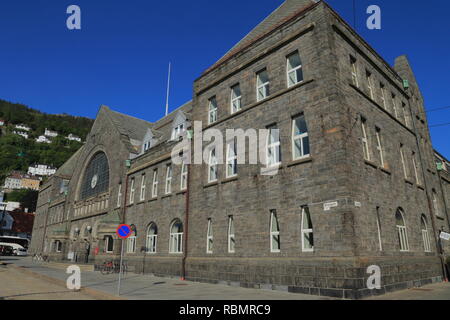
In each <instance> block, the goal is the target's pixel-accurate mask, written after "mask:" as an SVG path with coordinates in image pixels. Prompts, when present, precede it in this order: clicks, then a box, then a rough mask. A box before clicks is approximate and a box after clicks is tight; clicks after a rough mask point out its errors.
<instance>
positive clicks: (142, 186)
mask: <svg viewBox="0 0 450 320" xmlns="http://www.w3.org/2000/svg"><path fill="white" fill-rule="evenodd" d="M139 200H140V201H144V200H145V173H144V174H143V175H142V177H141V194H140V197H139Z"/></svg>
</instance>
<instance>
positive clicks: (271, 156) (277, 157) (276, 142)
mask: <svg viewBox="0 0 450 320" xmlns="http://www.w3.org/2000/svg"><path fill="white" fill-rule="evenodd" d="M267 129H268V130H269V135H268V137H267V162H266V163H267V166H268V167H271V166H277V165H279V164H280V163H281V142H280V130H279V129H278V128H277V126H276V125H272V126H269V127H267Z"/></svg>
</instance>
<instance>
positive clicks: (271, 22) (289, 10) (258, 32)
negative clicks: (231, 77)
mask: <svg viewBox="0 0 450 320" xmlns="http://www.w3.org/2000/svg"><path fill="white" fill-rule="evenodd" d="M317 2H319V0H285V1H284V2H283V4H281V5H280V6H279V7H278V8H277V9H275V11H273V12H272V13H271V14H270V15H269V16H268V17H267V18H266V19H264V20H263V21H262V22H261V23H259V24H258V25H257V26H256V27H255V28H254V29H253V30H252V31H250V32H249V33H248V34H247V35H246V36H245V37H244V38H243V39H242V40H240V41H239V42H238V43H237V44H236V45H235V46H233V47H232V48H231V49H230V50H229V51H228V52H227V53H226V54H225V55H224V56H223V57H222V58H220V59H219V60H218V61H217V62H216V63H215V64H214V65H213V66H211V67H210V68H208V69H207V70H206V71H205V73H207V72H208V71H210V70H212V69H214V68H215V67H217V66H218V65H219V64H221V63H223V62H225V61H226V60H228V59H229V58H230V57H231V56H233V55H234V54H236V53H238V52H239V51H241V50H242V49H244V48H245V47H247V46H249V45H251V44H252V43H254V42H255V41H257V40H259V39H260V38H262V37H263V36H265V35H267V34H268V33H270V32H271V31H273V30H275V29H277V28H278V27H279V26H281V25H282V24H283V23H285V22H287V21H289V20H290V19H292V18H293V17H295V16H297V15H298V14H299V13H301V12H303V11H304V10H306V9H307V8H309V7H310V6H312V5H314V4H316V3H317Z"/></svg>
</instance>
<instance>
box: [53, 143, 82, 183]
mask: <svg viewBox="0 0 450 320" xmlns="http://www.w3.org/2000/svg"><path fill="white" fill-rule="evenodd" d="M83 148H84V146H82V147H81V148H80V149H78V150H77V151H76V152H75V153H74V154H73V155H72V156H71V157H70V158H69V160H67V161H66V162H65V163H64V164H63V165H62V166H61V167H60V168H59V169H58V170H57V171H56V173H55V176H58V177H62V178H70V177H72V174H73V172H74V170H75V167H76V165H77V163H78V158H79V157H80V154H81V150H82V149H83Z"/></svg>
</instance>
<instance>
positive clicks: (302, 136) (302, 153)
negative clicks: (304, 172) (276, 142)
mask: <svg viewBox="0 0 450 320" xmlns="http://www.w3.org/2000/svg"><path fill="white" fill-rule="evenodd" d="M302 117H303V118H305V115H303V114H302V115H299V116H297V117H295V118H293V119H292V141H291V144H292V160H294V161H295V160H301V159H305V158H308V157H310V156H311V149H310V148H308V149H310V151H309V152H310V153H308V154H305V146H304V139H305V138H309V133H308V128H307V129H306V132H304V133H301V134H298V135H296V134H295V124H296V120H297V119H298V118H302ZM305 123H306V119H305ZM297 140H300V146H301V150H299V154H300V156H299V157H295V150H296V148H297V145H296V143H295V142H296V141H297ZM308 144H309V139H308ZM308 147H309V146H308Z"/></svg>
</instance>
